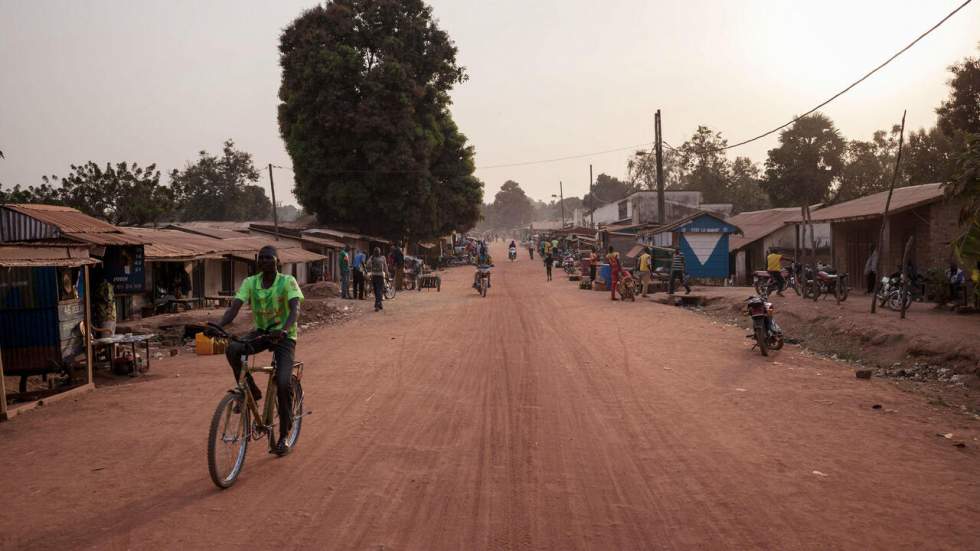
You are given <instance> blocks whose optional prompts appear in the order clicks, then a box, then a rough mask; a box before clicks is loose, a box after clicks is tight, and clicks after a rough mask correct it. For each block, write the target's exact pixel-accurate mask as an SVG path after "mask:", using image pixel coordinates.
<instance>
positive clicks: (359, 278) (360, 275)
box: [353, 249, 366, 300]
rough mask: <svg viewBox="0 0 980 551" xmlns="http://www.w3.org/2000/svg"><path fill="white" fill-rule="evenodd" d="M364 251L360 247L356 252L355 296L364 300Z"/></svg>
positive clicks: (354, 264)
mask: <svg viewBox="0 0 980 551" xmlns="http://www.w3.org/2000/svg"><path fill="white" fill-rule="evenodd" d="M365 260H366V258H365V255H364V251H362V250H360V249H358V250H357V251H356V253H355V254H354V263H353V266H354V298H356V299H357V300H364V295H365V293H364V262H365Z"/></svg>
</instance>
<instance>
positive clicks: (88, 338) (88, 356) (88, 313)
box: [83, 265, 95, 386]
mask: <svg viewBox="0 0 980 551" xmlns="http://www.w3.org/2000/svg"><path fill="white" fill-rule="evenodd" d="M83 270H85V367H86V369H87V370H88V384H90V385H92V386H95V378H94V377H93V375H92V333H93V332H94V331H95V328H94V327H92V280H91V279H90V278H89V269H88V265H86V266H85V267H84V268H83Z"/></svg>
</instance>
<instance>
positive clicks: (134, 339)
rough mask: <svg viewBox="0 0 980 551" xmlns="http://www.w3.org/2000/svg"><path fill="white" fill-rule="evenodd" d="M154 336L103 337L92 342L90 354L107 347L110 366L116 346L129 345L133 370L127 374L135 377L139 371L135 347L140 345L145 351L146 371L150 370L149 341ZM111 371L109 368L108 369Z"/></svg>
mask: <svg viewBox="0 0 980 551" xmlns="http://www.w3.org/2000/svg"><path fill="white" fill-rule="evenodd" d="M155 336H156V335H154V334H152V333H151V334H149V335H113V336H111V337H103V338H101V339H93V340H92V349H93V350H92V354H93V355H94V354H95V349H96V348H97V347H99V346H101V347H109V348H110V351H109V364H110V366H111V365H112V360H113V358H115V356H116V355H115V350H116V345H120V344H121V345H127V344H128V345H129V346H130V349H131V350H132V354H133V358H132V359H133V369H132V371H131V372H130V373H129V376H130V377H136V376H137V375H139V370H138V369H137V365H136V345H137V344H140V343H142V344H143V346H144V349H145V351H146V371H149V369H150V339H152V338H153V337H155ZM110 369H111V367H110Z"/></svg>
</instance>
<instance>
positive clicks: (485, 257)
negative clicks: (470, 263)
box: [473, 241, 493, 289]
mask: <svg viewBox="0 0 980 551" xmlns="http://www.w3.org/2000/svg"><path fill="white" fill-rule="evenodd" d="M477 251H478V252H477V260H476V273H474V274H473V288H474V289H479V288H480V267H481V266H493V258H491V257H490V250H489V249H488V248H487V244H486V243H484V242H483V241H480V246H479V247H478V248H477ZM487 288H488V289H489V288H490V272H487Z"/></svg>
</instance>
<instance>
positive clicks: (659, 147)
mask: <svg viewBox="0 0 980 551" xmlns="http://www.w3.org/2000/svg"><path fill="white" fill-rule="evenodd" d="M653 126H654V140H655V141H656V143H655V145H654V149H655V151H656V154H657V223H658V224H660V225H661V226H663V225H664V224H666V223H667V221H666V220H665V219H664V217H665V216H666V211H667V205H666V200H665V198H664V148H663V132H662V130H661V128H660V109H657V114H656V115H655V116H654V118H653Z"/></svg>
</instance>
